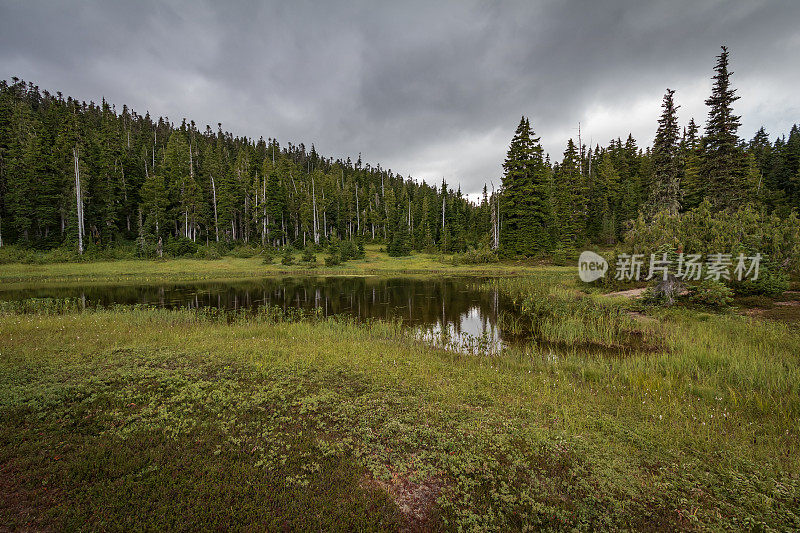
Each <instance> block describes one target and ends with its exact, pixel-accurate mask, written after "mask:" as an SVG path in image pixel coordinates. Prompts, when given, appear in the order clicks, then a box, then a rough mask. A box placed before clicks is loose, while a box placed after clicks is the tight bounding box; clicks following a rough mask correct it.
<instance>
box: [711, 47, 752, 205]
mask: <svg viewBox="0 0 800 533" xmlns="http://www.w3.org/2000/svg"><path fill="white" fill-rule="evenodd" d="M714 71H715V73H716V74H715V75H714V78H713V79H714V86H713V90H712V92H711V96H710V97H709V98H708V99H707V100H706V102H705V103H706V105H707V106H709V108H710V109H709V111H708V120H707V121H706V135H705V137H704V138H703V155H702V158H703V159H702V167H701V169H702V174H703V177H704V179H705V195H706V196H707V197H708V198H709V199H710V200H711V203H712V205H714V206H716V207H719V208H724V207H731V206H735V205H737V204H738V203H739V202H740V200H741V196H742V195H741V191H740V189H739V185H740V179H741V177H742V173H743V172H742V171H743V158H742V152H741V150H740V148H739V137H738V135H737V131H738V129H739V125H740V123H739V118H740V117H738V116H737V115H734V114H733V103H734V102H735V101H736V100H738V99H739V97H738V96H736V89H734V88H733V87H732V86H731V81H730V76H731V74H733V72H730V71H729V70H728V49H727V47H725V46H723V47H722V52H721V53H720V55H719V56H717V64H716V66H715V68H714Z"/></svg>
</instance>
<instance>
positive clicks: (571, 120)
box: [0, 0, 800, 193]
mask: <svg viewBox="0 0 800 533" xmlns="http://www.w3.org/2000/svg"><path fill="white" fill-rule="evenodd" d="M68 4H69V3H68V2H39V1H35V0H22V1H8V0H0V77H2V78H4V79H10V78H11V77H12V76H18V77H21V78H23V79H25V80H26V81H32V82H34V83H35V84H37V85H38V86H39V87H40V88H41V89H48V90H50V91H51V92H55V91H59V90H60V91H62V92H63V93H64V94H65V95H71V96H74V97H76V98H78V99H81V100H87V101H88V100H94V101H99V100H100V99H101V98H102V97H103V96H105V98H106V99H107V100H108V101H109V102H110V103H113V104H116V106H117V109H118V110H120V109H121V108H122V104H128V105H129V106H130V107H131V108H133V109H135V110H136V111H138V112H139V113H142V114H144V112H145V111H149V112H150V114H151V115H153V116H168V117H169V118H170V119H171V120H172V121H173V122H175V123H179V122H180V120H181V119H182V118H184V117H186V118H188V119H191V120H195V122H196V123H197V124H198V127H200V128H204V127H205V125H206V124H211V125H212V127H214V128H216V124H217V122H221V123H222V125H223V128H224V129H226V130H229V131H231V132H233V133H234V134H235V135H247V136H250V137H255V138H258V137H259V136H263V137H264V138H267V137H277V138H278V140H279V141H281V142H282V143H286V142H287V141H291V142H295V143H299V142H304V143H305V144H306V146H309V147H310V146H311V144H312V143H313V144H314V145H315V146H316V148H317V150H318V151H319V152H320V153H323V154H325V155H331V156H335V157H340V156H341V157H347V156H352V157H353V158H354V159H355V157H356V156H357V155H358V153H359V152H361V153H362V155H363V159H364V161H366V162H370V163H372V164H373V165H374V164H378V163H380V164H381V166H383V167H384V168H391V169H393V170H394V171H395V172H399V173H401V174H403V175H411V176H413V177H414V178H417V179H425V180H427V181H428V182H439V181H440V180H441V179H442V177H444V178H446V179H447V180H448V182H450V183H453V184H455V183H460V184H461V185H462V188H463V190H464V191H465V192H473V193H474V192H477V191H479V190H480V188H481V187H482V185H483V183H484V182H485V181H488V180H490V179H493V180H495V183H497V182H498V180H499V177H500V175H501V163H502V160H503V157H504V155H505V151H506V149H507V147H508V143H509V141H510V139H511V136H512V134H513V132H514V128H515V127H516V125H517V122H518V121H519V117H520V115H522V114H525V115H527V116H529V117H530V120H531V124H532V126H533V128H534V130H535V131H536V133H537V134H538V135H539V136H540V137H541V139H542V144H543V145H544V147H545V150H546V151H547V152H549V153H550V155H551V157H552V158H553V159H554V160H556V159H560V158H561V154H562V153H563V150H564V145H565V143H566V141H567V139H568V138H569V137H576V136H577V127H578V122H580V123H581V130H582V135H583V139H584V141H585V142H586V143H588V142H589V141H590V140H591V141H592V142H593V143H600V144H601V145H604V144H607V143H608V141H609V140H610V139H611V138H616V137H618V136H620V137H623V138H624V137H625V136H627V134H628V133H629V132H631V133H633V135H634V137H635V138H636V139H637V141H638V142H639V144H640V146H645V145H649V144H651V143H652V139H653V136H654V134H655V129H656V120H657V118H658V114H659V111H660V110H659V106H660V102H661V98H662V96H663V94H664V91H665V89H666V88H667V87H669V88H671V89H675V90H676V95H675V97H676V100H677V103H678V104H679V105H680V106H681V108H680V109H679V115H680V120H681V124H685V123H686V122H688V120H689V118H690V117H692V116H694V117H695V119H696V121H697V122H698V124H704V122H705V118H706V108H705V106H704V104H703V100H704V99H705V98H706V97H707V96H708V94H709V92H710V89H711V76H712V69H713V66H714V62H715V59H714V56H716V55H717V54H718V53H719V46H720V45H721V44H726V45H727V46H728V47H729V49H730V52H731V68H732V70H733V71H734V72H735V74H734V76H733V82H734V85H735V87H736V88H737V89H738V94H739V96H741V100H739V101H738V102H737V104H736V111H737V112H738V113H739V114H741V115H742V123H743V126H742V129H741V130H740V134H741V135H742V136H744V137H746V138H750V137H752V135H753V133H754V132H755V130H756V129H758V127H759V126H761V125H764V126H765V127H766V128H767V132H768V133H769V134H770V135H771V136H772V137H773V138H774V136H775V135H777V134H784V133H786V132H787V131H788V129H789V128H790V127H791V124H792V123H794V122H800V97H798V94H800V1H796V0H785V1H781V0H775V1H757V0H741V1H725V0H708V1H703V0H686V1H682V0H681V1H678V0H670V1H664V2H643V1H638V0H630V1H622V0H620V1H605V2H604V1H589V0H587V1H539V2H534V1H527V2H468V1H463V0H459V1H453V2H434V1H424V2H418V3H416V2H409V1H402V2H398V1H393V2H389V1H387V2H378V1H364V2H358V1H352V2H334V1H325V2H322V1H320V2H298V1H283V2H276V3H268V2H188V1H187V2H177V1H176V2H161V3H154V2H134V1H126V2H102V3H101V2H97V3H94V2H73V3H72V5H68ZM270 4H271V5H270Z"/></svg>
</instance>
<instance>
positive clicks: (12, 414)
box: [0, 258, 800, 531]
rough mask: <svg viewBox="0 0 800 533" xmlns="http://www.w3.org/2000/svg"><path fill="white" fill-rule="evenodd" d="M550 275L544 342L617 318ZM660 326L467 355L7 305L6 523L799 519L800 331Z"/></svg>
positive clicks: (387, 336)
mask: <svg viewBox="0 0 800 533" xmlns="http://www.w3.org/2000/svg"><path fill="white" fill-rule="evenodd" d="M409 261H411V262H415V261H420V259H419V258H411V259H410V260H409ZM168 264H169V263H168ZM551 272H552V271H551ZM548 275H551V276H556V275H555V274H548ZM548 279H549V281H547V283H545V285H550V286H551V289H550V290H549V293H548V294H552V295H555V296H554V299H555V302H554V303H552V304H551V305H549V306H548V307H545V308H543V309H544V310H543V311H542V310H541V309H540V310H539V311H538V312H539V315H537V316H540V317H545V318H546V319H547V320H552V319H553V316H555V315H554V314H553V313H554V312H555V311H553V312H551V311H552V310H553V309H555V310H558V312H562V311H564V310H566V312H568V313H571V312H573V311H575V310H577V313H578V318H577V320H576V321H574V322H572V323H571V325H570V326H569V328H566V329H565V330H564V331H557V330H555V329H550V330H547V331H549V332H550V334H551V335H553V336H558V335H561V336H562V338H572V337H570V335H572V336H573V337H574V340H576V341H582V340H584V337H585V336H586V335H589V332H590V330H588V329H586V324H585V322H586V320H588V321H589V322H591V320H592V319H593V317H596V316H606V315H605V313H607V311H605V310H603V309H604V308H605V307H607V306H608V305H616V304H613V303H612V304H609V303H608V302H604V301H603V299H602V297H597V296H591V297H589V298H592V301H595V303H593V304H587V303H584V302H578V303H576V301H575V298H576V296H575V295H574V294H573V293H572V288H573V287H572V286H571V283H570V282H569V281H565V280H564V279H562V278H560V277H553V278H548ZM515 283H516V282H515ZM526 283H529V284H537V283H541V282H540V281H539V282H537V281H530V280H529V281H528V282H526ZM525 287H526V286H525V284H524V283H523V282H519V284H518V285H516V289H514V287H511V286H509V287H506V289H507V290H509V291H511V292H513V291H514V290H518V291H521V292H524V290H526V288H525ZM562 300H566V301H567V303H559V302H560V301H562ZM562 306H563V307H562ZM615 316H616V317H617V318H614V317H615ZM608 317H609V318H604V319H603V320H605V321H607V322H608V323H612V322H613V321H615V320H618V319H619V320H620V321H623V322H624V324H625V326H624V328H627V327H633V328H640V327H641V328H646V327H651V326H649V325H633V326H631V325H630V323H628V322H627V318H625V317H623V316H622V315H614V316H612V315H611V314H609V315H608ZM656 318H657V320H658V322H657V324H658V325H657V328H656V326H652V327H654V328H656V329H654V330H652V331H651V332H650V335H651V336H654V337H655V336H658V338H659V339H660V340H659V342H658V343H657V347H656V349H655V350H653V349H647V350H631V351H630V352H629V353H628V354H626V356H625V357H613V358H608V357H602V356H600V355H598V354H594V353H591V352H590V351H584V350H582V349H581V348H580V347H579V344H576V345H575V346H578V348H576V349H574V350H565V351H560V352H558V353H556V354H554V353H553V352H552V351H551V350H550V349H549V348H547V347H546V346H539V347H537V346H533V347H530V348H529V349H527V350H519V351H513V352H507V353H504V354H503V355H501V356H497V357H480V356H466V355H459V354H457V353H452V352H446V351H442V350H436V349H433V348H430V347H428V346H426V345H424V344H421V343H419V342H417V341H416V340H414V339H413V337H412V336H410V335H409V333H408V332H406V331H405V330H403V329H402V328H401V327H399V325H398V324H394V323H384V322H375V323H371V324H366V325H358V324H356V323H354V322H352V321H347V320H334V319H330V320H321V319H319V318H314V317H310V318H307V319H303V320H296V317H289V318H287V317H284V316H281V315H280V314H266V313H265V314H261V315H258V316H254V317H253V316H250V317H247V316H243V315H237V316H234V317H232V318H231V317H229V316H225V315H224V314H220V313H211V314H209V313H201V314H197V313H194V312H191V311H186V310H176V311H168V310H158V309H126V308H118V309H107V310H93V311H86V312H79V311H77V310H74V309H72V308H70V307H69V306H61V307H58V306H54V304H47V305H45V304H32V305H29V306H28V308H27V309H25V308H21V307H17V308H15V309H6V310H5V311H2V312H0V479H2V481H0V523H3V524H6V525H8V527H9V528H11V529H16V528H25V527H31V528H37V529H38V528H42V529H47V528H52V529H77V528H80V529H104V530H105V529H118V530H122V529H145V528H149V529H163V528H170V529H187V530H195V529H230V528H245V529H270V530H280V529H287V528H288V529H308V530H319V529H346V530H353V529H357V530H387V529H389V530H391V529H399V528H404V527H411V528H423V529H464V530H509V529H510V530H519V529H526V528H528V529H537V528H544V529H571V528H577V529H582V530H596V529H656V530H659V529H660V530H670V531H671V530H674V529H676V528H685V529H751V528H752V529H764V530H766V529H778V530H786V529H792V528H798V527H800V517H799V516H798V511H797V510H798V508H800V479H799V478H798V474H799V473H800V464H799V459H798V457H800V446H798V442H800V441H798V437H800V365H799V364H798V363H799V362H800V361H798V359H799V356H798V354H800V332H798V330H797V329H796V328H794V329H793V328H791V327H790V326H787V325H785V324H781V323H775V322H765V321H757V320H752V319H748V318H746V317H741V316H737V315H733V314H729V315H714V314H705V313H699V312H696V311H690V310H679V311H669V312H659V313H657V315H656ZM554 324H555V322H554ZM554 327H555V326H554ZM611 327H612V328H616V327H617V326H613V325H612V326H611ZM624 328H622V329H624ZM622 329H621V330H622ZM575 331H577V333H574V332H575ZM569 332H573V333H569Z"/></svg>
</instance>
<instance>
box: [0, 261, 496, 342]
mask: <svg viewBox="0 0 800 533" xmlns="http://www.w3.org/2000/svg"><path fill="white" fill-rule="evenodd" d="M482 283H483V280H476V279H475V278H469V279H464V278H450V279H437V280H430V279H428V280H423V279H413V278H399V279H386V278H370V277H327V278H264V279H258V280H247V281H231V282H210V283H180V284H175V283H172V284H170V283H163V284H155V285H87V286H64V287H45V288H30V289H23V290H0V299H2V300H22V299H26V298H78V299H85V301H86V303H87V305H102V306H108V305H112V304H124V305H131V304H146V305H154V306H158V307H166V308H179V307H186V308H201V307H219V308H224V309H243V308H244V309H254V308H257V307H259V306H264V305H271V306H277V307H281V308H283V309H288V308H297V309H302V310H306V311H313V310H314V309H316V308H319V310H320V311H319V312H320V313H321V314H323V315H324V316H331V315H346V316H350V317H355V318H357V319H359V320H368V319H389V320H401V321H402V322H403V323H404V324H406V325H408V326H410V327H413V328H415V330H416V331H417V332H418V334H419V335H420V336H421V337H423V338H425V340H428V341H430V342H435V343H445V344H449V345H453V347H458V348H466V349H468V350H475V351H478V350H480V351H482V352H486V351H494V350H497V349H499V348H500V347H501V346H502V344H503V340H504V339H503V334H502V332H501V331H500V328H499V327H498V317H499V316H500V314H501V313H502V312H503V311H504V309H505V310H508V309H509V308H510V306H509V305H508V304H507V302H505V301H504V298H502V297H501V295H500V294H498V292H497V291H496V290H494V289H491V290H488V289H481V285H482Z"/></svg>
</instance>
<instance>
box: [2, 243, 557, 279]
mask: <svg viewBox="0 0 800 533" xmlns="http://www.w3.org/2000/svg"><path fill="white" fill-rule="evenodd" d="M324 256H325V254H324V253H318V254H317V262H316V263H315V264H305V263H301V262H299V260H300V253H299V252H297V253H296V254H295V264H293V265H288V266H287V265H282V264H280V257H276V258H275V260H274V262H273V263H272V264H269V265H264V264H263V262H262V259H261V257H260V256H256V257H248V258H237V257H229V256H226V257H223V258H221V259H164V260H150V259H119V260H112V261H95V262H85V263H80V262H76V263H48V264H23V263H8V264H0V284H2V286H3V287H7V288H23V287H26V286H35V285H41V284H43V283H48V284H50V283H52V284H65V283H155V282H161V281H199V280H226V279H237V278H239V279H241V278H253V277H263V276H280V275H286V274H291V275H304V274H307V275H320V274H324V275H397V274H403V275H425V276H431V275H442V276H450V275H502V276H513V275H523V274H534V273H538V272H540V271H541V270H542V269H543V268H544V267H542V266H541V265H539V264H537V263H536V262H533V261H509V262H503V263H491V264H482V265H457V266H454V265H453V264H452V262H451V257H452V256H447V255H445V256H442V255H436V254H424V253H416V254H413V255H410V256H407V257H389V256H388V255H387V254H386V253H383V252H380V251H379V246H377V245H368V246H366V257H365V258H364V259H356V260H350V261H347V262H345V263H343V264H341V265H339V266H335V267H326V266H325V261H324ZM547 268H549V269H552V270H553V271H556V272H572V271H573V269H570V268H566V267H547Z"/></svg>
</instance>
